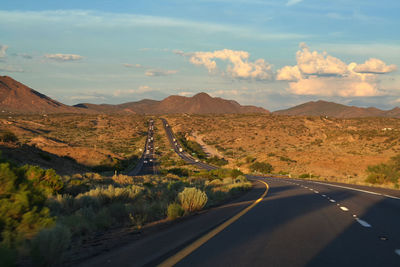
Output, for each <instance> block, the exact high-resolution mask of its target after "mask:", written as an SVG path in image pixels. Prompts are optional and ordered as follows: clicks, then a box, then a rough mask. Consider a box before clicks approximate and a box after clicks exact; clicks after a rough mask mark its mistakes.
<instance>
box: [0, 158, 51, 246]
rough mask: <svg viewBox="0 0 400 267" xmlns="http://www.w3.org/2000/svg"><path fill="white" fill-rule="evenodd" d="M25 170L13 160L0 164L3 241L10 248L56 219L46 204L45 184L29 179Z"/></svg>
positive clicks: (0, 241) (0, 238)
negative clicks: (38, 185)
mask: <svg viewBox="0 0 400 267" xmlns="http://www.w3.org/2000/svg"><path fill="white" fill-rule="evenodd" d="M25 171H26V168H23V167H14V166H12V165H10V164H9V163H2V164H0V233H1V236H0V243H1V245H3V246H4V247H6V248H9V249H14V248H17V247H18V246H19V245H20V244H21V243H22V242H24V240H26V239H30V238H32V237H33V236H34V235H35V234H36V233H38V232H39V231H40V230H41V229H43V228H46V227H49V226H51V225H52V224H53V223H54V218H52V217H51V216H50V211H49V209H48V208H47V207H45V202H46V195H45V193H44V190H43V188H42V187H36V186H35V185H34V184H33V182H32V181H30V180H29V179H27V176H26V172H25Z"/></svg>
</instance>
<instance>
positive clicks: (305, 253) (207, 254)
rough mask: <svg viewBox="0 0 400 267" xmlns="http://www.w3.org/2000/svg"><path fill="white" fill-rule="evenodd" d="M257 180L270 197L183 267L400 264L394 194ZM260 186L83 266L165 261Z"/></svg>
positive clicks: (398, 204)
mask: <svg viewBox="0 0 400 267" xmlns="http://www.w3.org/2000/svg"><path fill="white" fill-rule="evenodd" d="M254 178H255V179H260V180H262V181H265V182H267V183H268V185H269V191H268V194H267V195H266V196H265V197H264V198H262V199H259V202H258V203H256V205H255V206H254V207H252V209H250V210H248V211H247V213H244V214H242V216H241V217H239V218H238V219H236V220H234V221H233V222H232V223H230V224H228V225H227V226H226V227H225V228H223V229H222V230H220V231H218V232H217V233H215V234H213V235H212V236H211V238H209V239H206V241H203V242H202V243H200V246H198V247H197V248H196V249H194V250H193V251H191V252H190V253H189V254H188V255H186V256H183V257H181V258H179V260H178V261H177V263H176V266H385V267H386V266H388V267H390V266H400V251H399V249H400V228H399V225H400V212H399V211H400V200H399V199H398V197H396V196H393V197H392V196H384V195H387V194H386V193H393V192H392V191H390V190H387V192H386V193H385V192H382V191H381V192H380V193H374V192H373V191H371V192H366V191H365V190H364V191H358V190H360V189H354V190H353V189H349V188H342V187H337V186H332V185H329V184H324V183H315V182H309V181H301V180H300V181H298V180H294V179H282V178H256V177H254ZM254 185H255V186H254V188H253V189H252V190H251V191H250V192H249V193H247V194H246V195H244V196H243V197H241V198H240V199H237V200H235V201H234V202H232V203H229V204H226V205H224V206H221V207H216V208H213V209H211V210H209V211H206V212H203V213H201V214H198V215H196V216H192V217H189V218H187V219H185V220H183V221H181V222H178V223H176V224H174V225H172V226H170V227H167V228H165V229H162V230H160V231H159V232H157V233H155V234H152V235H150V236H147V237H144V238H143V239H141V240H138V241H135V242H132V243H130V244H128V245H126V246H123V247H121V248H118V249H115V250H111V251H110V252H108V253H104V254H102V255H99V256H98V257H96V258H92V259H90V260H88V261H86V262H84V263H82V264H81V265H80V266H96V267H100V266H157V265H158V264H163V263H165V262H166V261H168V260H169V259H170V258H171V257H175V256H177V255H178V256H179V255H181V254H182V251H184V250H185V249H186V248H188V247H192V246H193V244H194V243H196V242H198V241H199V240H201V239H203V237H204V236H207V233H210V232H213V229H214V230H215V229H217V228H219V227H221V225H224V224H225V223H226V222H228V221H229V220H230V218H234V217H235V215H237V214H239V212H243V211H244V209H245V208H246V207H249V205H251V204H252V203H255V201H256V200H257V199H258V198H259V197H260V196H262V195H263V193H264V192H265V187H264V185H263V184H262V183H260V182H255V184H254ZM350 187H351V186H350ZM395 193H396V192H395ZM228 219H229V220H228ZM165 266H168V265H165Z"/></svg>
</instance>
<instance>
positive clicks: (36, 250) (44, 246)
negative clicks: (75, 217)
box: [31, 225, 71, 266]
mask: <svg viewBox="0 0 400 267" xmlns="http://www.w3.org/2000/svg"><path fill="white" fill-rule="evenodd" d="M70 240H71V233H70V231H69V229H68V228H66V227H65V226H60V225H57V226H55V227H53V228H50V229H44V230H42V231H40V233H39V234H38V235H36V237H35V238H34V239H33V241H32V245H31V255H32V259H33V262H34V263H35V265H36V266H55V265H58V264H60V263H61V262H62V260H63V257H64V253H65V251H66V250H67V248H68V247H69V244H70Z"/></svg>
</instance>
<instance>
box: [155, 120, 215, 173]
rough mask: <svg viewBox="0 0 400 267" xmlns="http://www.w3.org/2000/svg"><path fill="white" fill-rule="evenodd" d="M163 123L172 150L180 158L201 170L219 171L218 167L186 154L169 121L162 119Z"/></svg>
mask: <svg viewBox="0 0 400 267" xmlns="http://www.w3.org/2000/svg"><path fill="white" fill-rule="evenodd" d="M161 121H162V123H163V125H164V129H165V133H166V134H167V137H168V140H169V143H170V144H171V146H172V148H173V149H174V151H175V153H177V154H178V156H179V157H180V158H181V159H183V160H184V161H185V162H186V163H189V164H192V165H194V166H196V167H198V168H199V169H204V170H215V169H218V167H215V166H212V165H209V164H206V163H204V162H201V161H199V160H196V159H195V158H193V157H192V156H190V155H189V154H188V153H186V152H185V151H184V149H183V147H182V146H181V145H180V144H179V142H178V141H177V138H176V137H175V135H174V133H173V131H172V129H171V126H170V125H169V124H168V122H167V120H166V119H164V118H161Z"/></svg>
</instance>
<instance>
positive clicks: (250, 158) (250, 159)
mask: <svg viewBox="0 0 400 267" xmlns="http://www.w3.org/2000/svg"><path fill="white" fill-rule="evenodd" d="M255 160H256V158H254V157H251V156H247V157H246V163H253V162H254V161H255Z"/></svg>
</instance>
